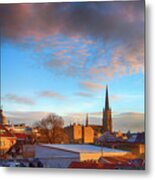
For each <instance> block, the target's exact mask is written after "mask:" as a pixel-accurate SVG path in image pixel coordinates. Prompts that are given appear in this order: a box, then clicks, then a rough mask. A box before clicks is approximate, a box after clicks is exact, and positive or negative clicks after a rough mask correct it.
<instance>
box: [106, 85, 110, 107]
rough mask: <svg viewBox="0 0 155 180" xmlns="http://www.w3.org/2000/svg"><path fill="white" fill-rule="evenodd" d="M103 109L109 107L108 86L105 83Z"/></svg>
mask: <svg viewBox="0 0 155 180" xmlns="http://www.w3.org/2000/svg"><path fill="white" fill-rule="evenodd" d="M105 109H109V96H108V86H107V85H106V97H105Z"/></svg>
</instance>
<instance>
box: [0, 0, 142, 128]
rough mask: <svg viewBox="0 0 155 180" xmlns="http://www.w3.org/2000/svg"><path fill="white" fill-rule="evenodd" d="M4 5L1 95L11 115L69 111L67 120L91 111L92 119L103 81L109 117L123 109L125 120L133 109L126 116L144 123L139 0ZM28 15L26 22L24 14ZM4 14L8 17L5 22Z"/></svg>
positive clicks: (64, 113)
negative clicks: (108, 99)
mask: <svg viewBox="0 0 155 180" xmlns="http://www.w3.org/2000/svg"><path fill="white" fill-rule="evenodd" d="M135 3H136V4H135ZM3 8H4V9H5V10H6V9H7V12H9V13H8V14H9V15H8V14H7V15H6V14H5V11H4V14H3V16H2V17H3V19H4V22H5V23H4V31H3V32H4V33H3V34H2V41H1V85H2V86H1V96H2V105H3V109H4V110H5V112H6V114H8V117H9V118H10V119H19V120H23V119H22V118H21V117H18V112H20V113H21V112H24V113H25V112H27V114H28V112H31V113H32V112H34V113H35V112H54V113H57V114H59V115H61V116H63V117H68V118H69V119H67V120H66V122H70V121H72V118H73V119H76V118H75V117H77V115H78V114H79V118H84V117H85V114H86V113H90V115H91V114H92V115H91V119H93V113H97V112H98V113H99V112H101V111H102V109H103V107H104V98H105V86H106V84H108V87H109V96H110V97H109V98H110V106H111V108H112V111H113V117H114V119H115V118H116V117H117V116H118V115H123V116H122V118H124V114H125V115H126V116H125V118H127V119H130V115H131V114H132V116H131V118H132V120H131V121H133V122H135V121H138V122H139V123H141V124H142V126H143V124H144V116H143V114H144V39H143V35H144V29H143V23H144V17H143V16H144V14H143V13H144V12H143V2H142V1H140V2H130V3H127V2H126V3H125V4H124V3H123V4H121V3H116V4H112V2H109V4H107V3H105V4H104V3H101V4H100V5H99V6H98V4H97V3H66V4H62V5H61V4H59V5H57V4H56V3H55V4H53V5H52V4H42V5H41V4H38V5H33V4H23V5H14V6H13V5H4V7H3ZM120 9H122V10H121V11H120ZM45 10H46V12H47V11H49V13H45V12H44V11H45ZM68 10H70V13H73V15H72V14H68ZM33 11H34V12H33ZM17 12H18V13H19V14H21V16H20V17H17V16H16V13H17ZM32 12H33V13H32ZM12 13H13V14H12ZM37 13H39V15H38V16H35V15H37ZM79 13H80V15H79ZM11 15H12V16H13V17H11ZM88 15H89V16H88ZM26 16H27V18H31V20H30V21H27V20H25V17H26ZM87 16H88V17H87ZM9 17H11V18H12V19H11V20H10V19H9V20H8V18H9ZM56 17H57V18H56ZM7 20H8V21H9V22H6V21H7ZM75 20H76V23H75ZM97 20H98V21H101V23H100V22H98V21H97ZM109 20H111V23H112V25H111V24H110V23H109V22H108V21H109ZM31 21H32V22H31ZM13 22H15V23H16V26H15V25H14V23H13ZM48 22H49V23H48ZM102 22H103V24H102ZM28 25H29V28H27V26H28ZM105 26H106V27H105ZM17 27H18V29H17ZM23 27H25V28H23ZM90 27H92V28H90ZM129 27H130V29H129ZM10 28H11V29H12V31H10ZM15 112H16V116H13V113H14V114H15ZM11 113H12V114H11ZM31 113H29V115H28V117H29V118H28V119H30V120H31V121H32V120H36V119H37V118H38V116H36V117H35V116H32V117H30V114H31ZM136 113H137V114H136ZM81 114H82V115H83V116H81ZM43 115H45V114H44V113H43ZM73 116H75V117H73ZM100 116H101V115H98V118H101V117H100ZM23 117H24V116H23ZM137 117H139V118H138V120H137ZM33 118H34V119H33ZM35 118H36V119H35ZM40 118H42V117H40ZM134 118H135V119H134ZM116 119H117V118H116ZM78 120H79V119H78V118H77V120H76V121H78ZM115 124H116V127H117V126H118V125H117V123H115ZM132 126H133V125H131V129H132ZM142 126H141V125H140V130H143V128H144V127H142ZM136 128H137V127H136ZM116 129H117V128H116ZM133 129H134V128H133Z"/></svg>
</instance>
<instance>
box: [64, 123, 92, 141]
mask: <svg viewBox="0 0 155 180" xmlns="http://www.w3.org/2000/svg"><path fill="white" fill-rule="evenodd" d="M86 122H87V120H86ZM65 133H66V134H67V135H68V138H69V143H71V144H81V143H93V142H94V130H93V128H92V127H91V126H89V125H88V122H87V123H86V126H84V125H80V124H75V123H74V124H73V125H70V126H67V127H65Z"/></svg>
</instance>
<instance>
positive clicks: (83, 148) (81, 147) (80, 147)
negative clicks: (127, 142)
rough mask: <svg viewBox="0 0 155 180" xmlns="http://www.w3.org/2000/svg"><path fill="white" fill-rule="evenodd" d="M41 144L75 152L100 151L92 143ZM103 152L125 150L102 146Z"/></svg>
mask: <svg viewBox="0 0 155 180" xmlns="http://www.w3.org/2000/svg"><path fill="white" fill-rule="evenodd" d="M41 146H44V147H48V148H55V149H59V150H64V151H70V152H76V153H98V152H99V153H100V152H101V150H102V149H101V147H99V146H94V145H86V144H41ZM103 152H112V153H119V152H124V153H125V152H126V153H127V151H123V150H118V149H112V148H107V147H103Z"/></svg>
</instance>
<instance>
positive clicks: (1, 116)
mask: <svg viewBox="0 0 155 180" xmlns="http://www.w3.org/2000/svg"><path fill="white" fill-rule="evenodd" d="M0 124H2V125H7V124H8V122H7V118H6V117H5V116H4V114H3V110H2V108H0Z"/></svg>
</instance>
